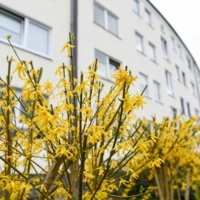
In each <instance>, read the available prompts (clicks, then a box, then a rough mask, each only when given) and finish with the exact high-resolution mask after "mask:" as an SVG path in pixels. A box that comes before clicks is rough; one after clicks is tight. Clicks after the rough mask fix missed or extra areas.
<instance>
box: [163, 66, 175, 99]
mask: <svg viewBox="0 0 200 200" xmlns="http://www.w3.org/2000/svg"><path fill="white" fill-rule="evenodd" d="M165 76H166V83H167V92H168V94H170V95H172V96H174V90H173V82H172V74H171V72H169V71H167V70H165Z"/></svg>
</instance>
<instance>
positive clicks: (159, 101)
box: [155, 99, 164, 105]
mask: <svg viewBox="0 0 200 200" xmlns="http://www.w3.org/2000/svg"><path fill="white" fill-rule="evenodd" d="M155 102H157V103H159V104H161V105H163V104H164V103H163V102H162V101H161V100H158V99H155Z"/></svg>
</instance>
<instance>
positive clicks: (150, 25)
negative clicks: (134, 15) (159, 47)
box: [146, 22, 155, 30]
mask: <svg viewBox="0 0 200 200" xmlns="http://www.w3.org/2000/svg"><path fill="white" fill-rule="evenodd" d="M146 24H147V25H148V26H149V27H150V28H151V29H152V30H155V28H154V27H153V26H152V24H148V23H147V22H146Z"/></svg>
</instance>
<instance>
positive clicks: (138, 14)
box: [133, 10, 142, 19]
mask: <svg viewBox="0 0 200 200" xmlns="http://www.w3.org/2000/svg"><path fill="white" fill-rule="evenodd" d="M133 12H134V13H135V14H136V15H137V16H138V17H139V18H141V19H142V16H141V15H140V13H137V12H135V11H134V10H133Z"/></svg>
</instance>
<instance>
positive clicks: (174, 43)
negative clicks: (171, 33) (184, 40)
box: [171, 37, 176, 51]
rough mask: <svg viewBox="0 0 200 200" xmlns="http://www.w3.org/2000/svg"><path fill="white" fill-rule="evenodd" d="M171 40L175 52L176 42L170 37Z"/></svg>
mask: <svg viewBox="0 0 200 200" xmlns="http://www.w3.org/2000/svg"><path fill="white" fill-rule="evenodd" d="M171 40H172V49H174V50H175V51H176V41H175V39H174V38H173V37H171Z"/></svg>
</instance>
